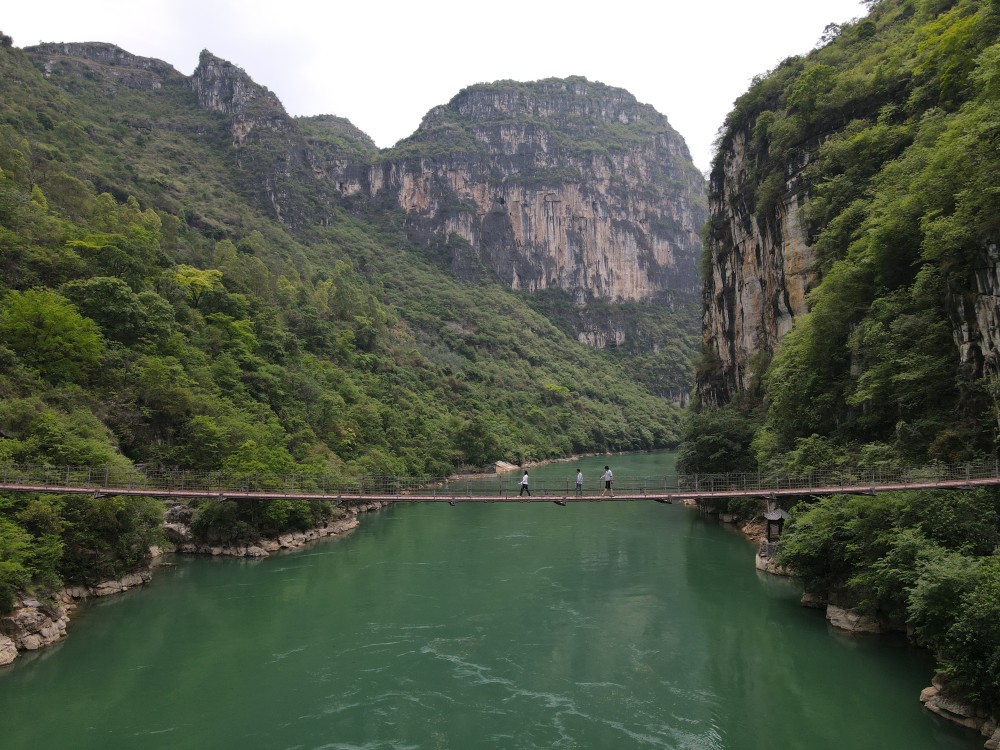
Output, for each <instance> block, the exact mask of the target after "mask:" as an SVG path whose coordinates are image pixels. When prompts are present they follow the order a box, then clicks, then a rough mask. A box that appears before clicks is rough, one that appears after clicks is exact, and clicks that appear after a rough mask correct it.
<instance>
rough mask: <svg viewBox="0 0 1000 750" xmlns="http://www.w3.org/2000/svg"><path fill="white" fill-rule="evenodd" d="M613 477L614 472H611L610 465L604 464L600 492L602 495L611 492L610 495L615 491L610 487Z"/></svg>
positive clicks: (612, 495)
mask: <svg viewBox="0 0 1000 750" xmlns="http://www.w3.org/2000/svg"><path fill="white" fill-rule="evenodd" d="M614 478H615V477H614V474H612V473H611V467H610V466H605V467H604V492H602V493H601V496H602V497H603V496H604V495H607V494H608V493H611V497H614V496H615V491H614V490H613V489H611V482H612V481H613V480H614Z"/></svg>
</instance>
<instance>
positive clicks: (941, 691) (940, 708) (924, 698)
mask: <svg viewBox="0 0 1000 750" xmlns="http://www.w3.org/2000/svg"><path fill="white" fill-rule="evenodd" d="M920 702H921V703H922V704H923V705H924V708H926V709H927V710H928V711H931V712H932V713H935V714H937V715H938V716H940V717H942V718H944V719H948V720H949V721H952V722H954V723H956V724H959V725H961V726H963V727H967V728H969V729H974V730H975V731H977V732H979V733H980V734H982V736H983V737H988V738H989V739H988V740H987V741H986V744H985V747H986V748H987V750H996V748H1000V726H998V724H997V721H996V719H995V718H994V717H993V716H991V715H990V713H989V712H988V711H986V710H985V709H983V708H981V707H978V706H975V705H972V704H970V703H969V702H968V701H966V700H965V699H963V698H962V697H961V696H959V695H957V694H956V693H955V692H954V691H953V690H951V689H950V688H949V685H948V681H947V679H946V678H945V677H944V675H940V674H939V675H935V677H934V679H933V680H932V681H931V686H930V687H927V688H924V690H923V691H922V692H921V693H920Z"/></svg>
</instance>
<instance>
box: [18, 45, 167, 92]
mask: <svg viewBox="0 0 1000 750" xmlns="http://www.w3.org/2000/svg"><path fill="white" fill-rule="evenodd" d="M26 51H29V52H30V53H31V54H32V55H33V56H34V57H35V59H36V60H38V61H39V62H40V65H41V67H42V70H43V71H44V73H45V75H46V77H47V78H50V79H51V80H53V81H55V82H56V83H57V84H58V85H60V86H63V87H64V88H69V89H70V90H72V89H73V87H74V82H75V81H78V80H79V78H80V76H83V77H86V78H88V79H91V80H99V81H100V82H101V85H102V88H103V92H104V94H105V95H107V96H110V97H114V96H117V95H118V94H119V93H120V92H121V91H122V90H125V89H136V90H157V89H161V88H163V87H164V86H165V85H167V84H168V83H171V82H173V83H179V82H181V81H183V76H182V75H181V74H180V73H178V72H177V71H176V70H175V69H174V68H173V67H172V66H171V65H169V64H168V63H165V62H163V61H162V60H155V59H153V58H149V57H139V56H137V55H133V54H131V53H129V52H126V51H125V50H123V49H121V48H120V47H116V46H115V45H113V44H101V43H95V42H85V43H72V44H39V45H38V46H36V47H30V48H28V50H26Z"/></svg>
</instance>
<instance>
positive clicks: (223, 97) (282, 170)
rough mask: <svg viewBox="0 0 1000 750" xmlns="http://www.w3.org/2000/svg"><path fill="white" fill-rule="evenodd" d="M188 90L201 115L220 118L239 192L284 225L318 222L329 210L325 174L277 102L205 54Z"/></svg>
mask: <svg viewBox="0 0 1000 750" xmlns="http://www.w3.org/2000/svg"><path fill="white" fill-rule="evenodd" d="M189 84H190V86H191V88H192V90H193V91H194V92H195V94H196V95H197V97H198V104H199V105H200V106H201V107H202V108H203V109H206V110H210V111H213V112H219V113H220V114H222V115H224V116H225V122H226V126H227V128H228V130H229V133H230V136H231V138H232V148H233V152H234V155H235V158H236V161H237V166H238V167H239V168H240V170H241V173H242V174H243V175H244V176H245V177H246V179H245V181H244V185H243V187H244V189H245V190H246V191H248V192H252V193H255V194H256V196H257V197H258V199H259V200H260V201H261V202H263V203H265V204H266V205H269V206H270V207H271V208H272V209H273V211H274V214H275V217H276V218H277V219H278V220H279V221H281V222H283V223H285V224H288V225H290V226H292V227H298V228H301V227H303V226H305V225H307V224H309V223H312V222H321V221H322V217H321V214H322V213H323V212H324V210H326V211H328V210H329V207H330V205H331V198H330V196H331V195H332V192H331V191H330V190H328V185H327V184H326V181H325V180H324V179H323V178H325V177H326V174H325V172H324V170H323V169H322V167H320V166H319V164H318V162H317V160H316V159H315V157H314V156H313V154H312V152H311V151H310V149H309V147H308V145H307V143H306V139H305V137H304V136H303V134H302V131H301V129H300V128H299V127H298V126H297V125H296V123H295V120H293V119H292V118H291V117H290V116H289V115H288V113H287V112H286V111H285V108H284V106H282V104H281V102H280V101H279V100H278V97H277V96H275V95H274V94H273V93H272V92H270V91H268V90H267V89H266V88H264V87H263V86H260V85H259V84H257V83H254V81H253V80H252V79H251V78H250V76H249V75H247V73H246V71H244V70H243V69H242V68H239V67H237V66H235V65H233V64H232V63H229V62H227V61H225V60H222V59H220V58H218V57H215V56H214V55H212V54H211V53H210V52H209V51H208V50H203V51H202V53H201V56H200V58H199V61H198V67H197V69H196V70H195V71H194V73H193V74H192V75H191V78H190V80H189Z"/></svg>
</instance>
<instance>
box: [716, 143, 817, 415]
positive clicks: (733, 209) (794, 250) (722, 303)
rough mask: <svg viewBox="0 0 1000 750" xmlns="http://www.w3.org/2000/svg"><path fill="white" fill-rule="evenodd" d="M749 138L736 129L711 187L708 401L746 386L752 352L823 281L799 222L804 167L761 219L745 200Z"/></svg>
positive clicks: (770, 340)
mask: <svg viewBox="0 0 1000 750" xmlns="http://www.w3.org/2000/svg"><path fill="white" fill-rule="evenodd" d="M747 141H748V132H746V131H741V132H738V133H736V134H735V135H734V137H733V139H732V141H731V146H730V148H729V150H727V151H726V152H725V153H723V154H720V156H721V158H720V160H719V162H718V164H719V165H720V166H718V167H717V168H716V170H715V171H714V172H713V174H712V179H711V184H710V189H709V213H710V216H711V218H710V230H709V240H708V244H709V249H710V265H709V269H710V273H709V274H708V276H707V277H706V279H705V286H704V289H703V293H702V294H703V310H704V318H703V326H702V332H703V339H704V346H705V351H706V352H708V354H709V356H710V357H711V358H712V360H713V365H714V367H713V368H712V370H711V374H710V375H708V376H707V377H704V378H703V379H702V380H701V381H700V382H699V384H698V392H699V395H700V397H701V399H702V402H703V403H705V404H708V405H718V404H724V403H727V402H728V401H729V399H730V398H731V397H732V396H733V395H734V394H736V393H738V392H740V391H742V390H745V389H746V387H747V385H748V383H749V381H750V378H751V377H752V376H753V372H752V370H751V360H753V359H754V357H755V356H756V355H758V354H760V353H765V354H770V353H771V352H773V351H774V349H775V347H776V346H777V344H778V341H780V340H781V338H782V337H783V336H784V335H785V334H786V333H788V332H789V331H790V330H791V329H792V324H793V321H794V319H795V318H796V317H797V316H799V315H802V314H803V313H805V312H807V311H808V304H807V300H806V294H807V293H808V292H809V290H810V289H811V288H812V287H813V286H815V285H816V284H817V282H818V281H819V274H818V273H817V272H816V270H815V261H816V258H815V254H814V252H813V250H812V248H811V247H809V245H807V244H806V240H805V236H804V234H803V231H802V227H801V224H800V222H799V216H798V212H799V206H800V202H801V200H802V199H803V198H804V194H803V184H802V181H801V179H800V177H799V170H798V169H796V170H794V171H793V173H792V174H791V176H789V177H788V179H787V182H786V183H785V189H784V192H783V193H782V195H781V199H780V200H779V201H778V204H777V206H776V212H775V216H774V217H771V218H769V219H768V220H766V221H761V219H760V218H759V217H758V216H757V215H755V214H754V213H753V212H752V211H750V209H749V207H748V204H747V201H746V200H745V196H746V195H747V194H748V193H749V192H752V191H753V190H755V189H756V187H757V186H756V185H755V184H754V183H753V182H752V175H753V170H752V169H751V166H752V165H750V164H748V163H747V155H746V145H747ZM758 374H759V373H758Z"/></svg>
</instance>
